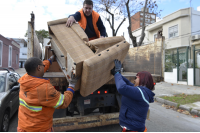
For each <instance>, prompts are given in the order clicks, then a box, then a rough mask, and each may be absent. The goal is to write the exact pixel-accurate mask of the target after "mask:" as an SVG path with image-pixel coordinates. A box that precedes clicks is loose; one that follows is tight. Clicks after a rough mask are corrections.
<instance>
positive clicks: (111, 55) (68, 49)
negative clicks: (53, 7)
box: [28, 14, 162, 132]
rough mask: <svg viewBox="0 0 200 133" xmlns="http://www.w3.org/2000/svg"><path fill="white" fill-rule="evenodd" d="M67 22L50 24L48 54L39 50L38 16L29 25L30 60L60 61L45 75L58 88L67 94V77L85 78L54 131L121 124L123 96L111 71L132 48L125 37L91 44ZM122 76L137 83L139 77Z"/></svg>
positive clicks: (160, 78) (127, 74)
mask: <svg viewBox="0 0 200 133" xmlns="http://www.w3.org/2000/svg"><path fill="white" fill-rule="evenodd" d="M66 21H67V18H64V19H59V20H54V21H49V22H48V23H47V26H48V29H49V38H50V41H49V42H48V44H49V45H48V46H45V47H44V51H42V50H41V51H40V50H38V49H40V44H39V43H38V42H39V41H38V38H37V36H36V34H35V30H34V27H35V26H34V14H33V15H32V18H31V21H30V22H28V58H29V57H33V56H34V57H39V58H41V59H42V57H44V58H43V59H48V58H49V57H50V56H51V55H55V56H56V60H55V61H54V62H52V65H51V66H50V67H49V69H48V70H47V72H46V73H45V74H44V77H45V78H49V79H50V82H51V84H52V85H53V86H54V88H55V89H56V90H58V91H60V93H64V91H65V90H66V88H67V87H68V76H67V75H70V73H71V71H73V72H74V73H75V74H76V75H79V76H80V77H81V78H80V79H79V81H78V83H77V84H76V86H75V93H74V96H73V99H72V102H71V103H70V105H69V106H68V108H66V109H62V110H61V111H60V110H56V111H55V113H56V112H57V113H58V114H59V111H60V114H62V116H59V117H57V118H54V119H53V128H54V131H59V132H60V131H69V130H75V129H83V128H91V127H98V126H105V125H111V124H117V123H119V110H120V106H121V95H120V94H119V93H118V91H117V89H116V86H115V81H114V77H113V76H112V75H111V73H110V71H111V69H112V68H113V67H114V59H118V60H120V61H121V62H124V60H125V58H126V56H127V54H128V51H129V47H130V44H129V43H128V42H127V41H126V40H125V39H124V37H123V36H116V37H106V38H99V39H95V40H92V41H89V40H88V37H87V35H86V34H85V32H84V31H83V29H82V28H81V27H80V26H79V24H77V23H75V24H73V25H72V26H71V27H66V25H65V23H66ZM42 55H43V56H42ZM123 67H124V68H125V67H127V66H124V65H123ZM128 67H131V66H128ZM121 73H122V75H123V76H124V77H126V78H127V79H128V80H129V81H131V82H134V79H135V76H136V73H133V72H123V71H122V72H121ZM153 79H154V82H160V81H162V77H161V76H159V75H157V76H155V75H154V76H153ZM63 112H64V113H63Z"/></svg>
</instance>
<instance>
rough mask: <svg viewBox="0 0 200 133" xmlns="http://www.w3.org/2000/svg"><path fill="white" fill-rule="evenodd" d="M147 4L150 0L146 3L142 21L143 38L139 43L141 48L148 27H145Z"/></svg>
mask: <svg viewBox="0 0 200 133" xmlns="http://www.w3.org/2000/svg"><path fill="white" fill-rule="evenodd" d="M147 2H148V0H146V1H145V6H144V11H143V20H142V32H141V37H140V41H139V43H138V46H141V45H142V42H143V40H144V37H145V33H144V31H145V28H146V25H145V10H146V7H147Z"/></svg>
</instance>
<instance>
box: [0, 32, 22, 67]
mask: <svg viewBox="0 0 200 133" xmlns="http://www.w3.org/2000/svg"><path fill="white" fill-rule="evenodd" d="M19 51H20V45H19V44H18V43H17V42H15V41H14V40H12V39H11V40H10V39H8V38H6V37H4V36H2V35H1V34H0V68H9V67H12V68H14V69H18V68H19V53H20V52H19Z"/></svg>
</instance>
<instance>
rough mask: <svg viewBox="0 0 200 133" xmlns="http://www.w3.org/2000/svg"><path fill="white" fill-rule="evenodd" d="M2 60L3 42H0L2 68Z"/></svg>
mask: <svg viewBox="0 0 200 133" xmlns="http://www.w3.org/2000/svg"><path fill="white" fill-rule="evenodd" d="M2 59H3V42H2V41H0V66H2Z"/></svg>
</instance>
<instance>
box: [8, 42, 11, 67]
mask: <svg viewBox="0 0 200 133" xmlns="http://www.w3.org/2000/svg"><path fill="white" fill-rule="evenodd" d="M8 67H12V46H9V53H8Z"/></svg>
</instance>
